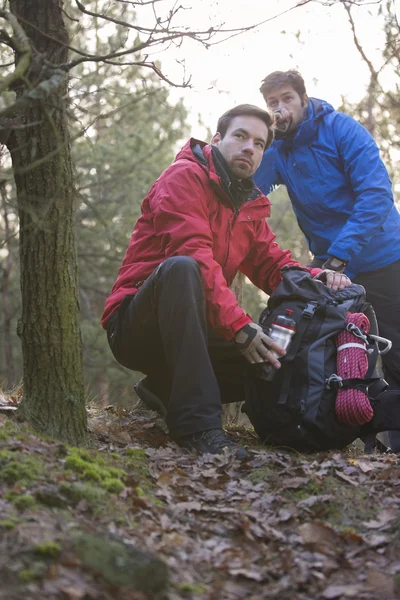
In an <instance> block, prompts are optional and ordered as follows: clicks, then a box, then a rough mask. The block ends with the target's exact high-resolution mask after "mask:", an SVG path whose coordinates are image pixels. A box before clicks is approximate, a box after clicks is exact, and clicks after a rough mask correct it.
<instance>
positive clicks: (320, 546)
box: [299, 522, 342, 554]
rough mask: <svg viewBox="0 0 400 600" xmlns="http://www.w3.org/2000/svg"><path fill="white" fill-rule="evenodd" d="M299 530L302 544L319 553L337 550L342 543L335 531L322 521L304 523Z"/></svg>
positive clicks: (329, 552)
mask: <svg viewBox="0 0 400 600" xmlns="http://www.w3.org/2000/svg"><path fill="white" fill-rule="evenodd" d="M299 532H300V535H301V538H302V542H303V544H305V545H306V546H309V547H310V548H311V549H312V550H314V551H315V552H320V553H321V554H332V553H334V552H337V551H338V549H339V547H340V544H341V543H342V540H341V538H340V537H339V535H338V534H337V533H336V531H334V530H333V529H332V528H331V527H329V526H328V525H325V524H324V523H319V522H315V523H304V524H303V525H300V527H299Z"/></svg>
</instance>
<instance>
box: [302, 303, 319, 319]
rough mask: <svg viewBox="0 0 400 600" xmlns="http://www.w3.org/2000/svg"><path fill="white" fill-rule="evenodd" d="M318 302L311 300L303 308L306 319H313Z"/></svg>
mask: <svg viewBox="0 0 400 600" xmlns="http://www.w3.org/2000/svg"><path fill="white" fill-rule="evenodd" d="M317 307H318V304H317V303H316V302H309V303H308V304H307V306H306V307H305V309H304V310H303V317H305V318H306V319H312V317H313V316H314V314H315V311H316V310H317Z"/></svg>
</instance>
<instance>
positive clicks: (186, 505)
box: [175, 501, 201, 512]
mask: <svg viewBox="0 0 400 600" xmlns="http://www.w3.org/2000/svg"><path fill="white" fill-rule="evenodd" d="M175 508H176V510H177V511H178V512H179V511H181V510H183V511H184V510H187V511H191V510H196V511H199V510H201V503H200V502H195V501H193V502H178V504H177V505H176V506H175Z"/></svg>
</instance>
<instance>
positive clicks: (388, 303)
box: [311, 259, 400, 452]
mask: <svg viewBox="0 0 400 600" xmlns="http://www.w3.org/2000/svg"><path fill="white" fill-rule="evenodd" d="M322 263H323V261H322V260H319V259H314V260H313V261H312V263H311V266H313V267H320V266H321V265H322ZM353 282H354V283H358V284H360V285H362V286H363V287H364V288H365V290H366V292H367V302H370V303H371V304H372V306H373V309H374V311H375V313H376V318H377V321H378V326H379V335H381V336H382V337H384V338H387V339H389V340H391V342H392V348H391V350H390V351H389V352H388V353H387V354H385V355H383V356H382V364H383V372H384V377H385V379H386V381H387V382H388V384H389V387H390V389H393V390H400V260H399V261H396V262H394V263H392V264H391V265H387V266H386V267H383V268H382V269H377V270H376V271H369V272H368V273H360V275H357V277H355V278H354V279H353ZM387 436H388V438H389V445H390V447H391V449H392V450H394V451H396V452H399V451H400V432H397V431H391V432H389V433H388V434H387Z"/></svg>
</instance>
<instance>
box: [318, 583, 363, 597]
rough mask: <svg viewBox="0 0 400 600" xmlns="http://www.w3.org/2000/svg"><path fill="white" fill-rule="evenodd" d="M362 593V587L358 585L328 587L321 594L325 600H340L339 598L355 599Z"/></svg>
mask: <svg viewBox="0 0 400 600" xmlns="http://www.w3.org/2000/svg"><path fill="white" fill-rule="evenodd" d="M362 591H363V586H361V585H358V584H353V585H330V586H328V587H327V588H326V589H325V590H324V591H323V592H322V597H323V598H326V599H327V600H332V599H333V598H340V597H341V596H344V597H345V598H355V597H357V596H359V594H360V593H361V592H362Z"/></svg>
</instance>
